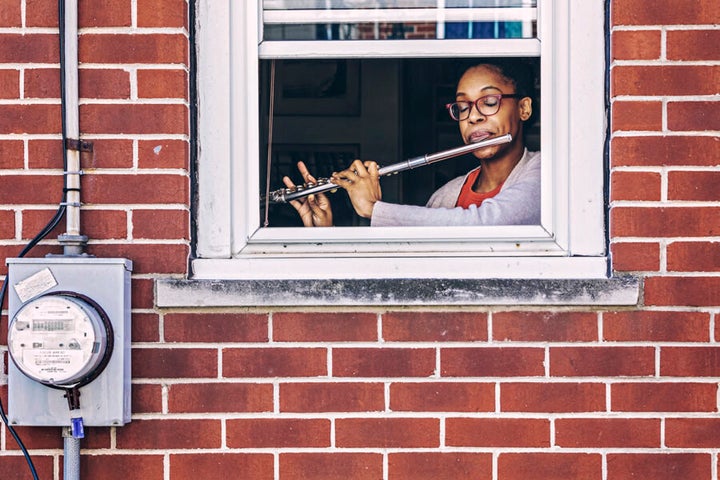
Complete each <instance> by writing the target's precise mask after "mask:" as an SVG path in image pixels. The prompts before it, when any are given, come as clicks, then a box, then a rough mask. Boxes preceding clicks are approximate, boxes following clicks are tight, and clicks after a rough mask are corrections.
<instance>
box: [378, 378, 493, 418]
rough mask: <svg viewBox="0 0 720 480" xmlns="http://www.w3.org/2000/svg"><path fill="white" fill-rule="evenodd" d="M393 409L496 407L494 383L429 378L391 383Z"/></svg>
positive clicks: (487, 409) (478, 409) (484, 409)
mask: <svg viewBox="0 0 720 480" xmlns="http://www.w3.org/2000/svg"><path fill="white" fill-rule="evenodd" d="M390 409H391V410H392V411H394V412H401V411H414V412H491V411H494V410H495V385H494V384H492V383H464V382H427V383H393V384H392V385H390Z"/></svg>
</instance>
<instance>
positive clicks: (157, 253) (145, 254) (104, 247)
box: [87, 243, 190, 308]
mask: <svg viewBox="0 0 720 480" xmlns="http://www.w3.org/2000/svg"><path fill="white" fill-rule="evenodd" d="M87 253H89V254H91V255H95V256H96V257H123V258H128V259H130V260H132V262H133V274H143V273H155V274H157V273H186V271H187V258H188V256H189V254H190V252H189V247H188V246H187V245H172V244H170V245H163V244H158V245H152V244H147V245H145V244H132V243H120V244H90V245H89V246H88V248H87ZM136 293H137V292H136V291H135V290H134V289H133V297H135V295H136ZM152 305H153V303H152V301H151V302H150V307H152ZM140 308H142V307H140ZM145 308H148V307H145Z"/></svg>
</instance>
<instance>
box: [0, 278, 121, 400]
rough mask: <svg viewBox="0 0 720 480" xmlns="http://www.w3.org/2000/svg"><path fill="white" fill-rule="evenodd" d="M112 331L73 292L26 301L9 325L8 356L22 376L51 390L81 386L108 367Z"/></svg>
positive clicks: (94, 307) (99, 311) (92, 304)
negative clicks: (52, 388)
mask: <svg viewBox="0 0 720 480" xmlns="http://www.w3.org/2000/svg"><path fill="white" fill-rule="evenodd" d="M112 346H113V333H112V326H111V324H110V322H109V320H108V318H107V315H106V314H105V312H104V311H103V310H102V308H101V307H100V306H99V305H97V304H96V303H95V302H94V301H92V300H91V299H89V298H88V297H85V296H83V295H80V294H77V293H74V292H53V293H50V294H47V295H42V296H40V297H37V298H35V299H33V300H30V301H28V302H26V303H25V304H23V305H22V307H21V308H20V309H19V310H18V311H17V313H16V314H15V315H14V316H13V318H12V320H11V321H10V324H9V325H8V350H9V352H10V356H11V358H12V360H13V362H14V363H15V365H16V366H17V368H18V369H19V370H20V371H21V372H22V373H24V374H25V375H26V376H28V377H29V378H31V379H32V380H35V381H37V382H40V383H42V384H44V385H47V386H50V387H55V388H72V387H78V386H83V385H85V384H87V383H88V382H90V381H92V380H93V379H94V378H96V377H97V376H98V375H99V374H100V373H101V372H102V370H103V369H104V368H105V366H106V365H107V362H108V360H109V359H110V355H111V353H112Z"/></svg>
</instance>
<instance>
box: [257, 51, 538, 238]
mask: <svg viewBox="0 0 720 480" xmlns="http://www.w3.org/2000/svg"><path fill="white" fill-rule="evenodd" d="M514 61H517V62H522V63H524V64H526V65H528V66H529V67H530V69H531V70H532V71H533V76H534V79H535V85H534V86H533V87H531V88H532V90H533V92H532V97H533V112H534V113H533V122H531V123H530V124H528V125H527V127H528V128H527V130H525V137H526V145H527V148H528V149H529V150H530V151H538V150H540V125H539V121H537V120H535V119H539V117H540V115H539V113H540V104H539V101H540V85H539V75H538V72H539V61H540V59H539V58H524V59H515V60H514ZM478 63H483V59H480V58H475V59H463V58H435V59H430V58H404V59H398V58H396V59H388V58H384V59H378V58H368V59H324V60H311V59H304V60H275V72H276V77H275V82H274V88H275V97H274V98H275V101H274V106H273V108H274V115H273V125H272V127H273V128H272V141H271V142H270V139H269V133H268V132H269V130H270V129H269V125H270V124H269V115H268V113H269V104H270V102H269V99H270V96H269V95H270V93H269V85H270V80H269V75H270V65H271V61H270V60H262V61H261V71H260V86H261V91H260V118H259V122H260V123H259V124H260V127H261V128H260V132H261V139H260V146H261V149H260V151H261V155H260V159H259V165H260V172H261V175H260V183H261V185H260V186H259V190H260V192H265V190H266V181H267V177H266V174H267V149H268V143H271V147H270V148H271V155H270V156H271V163H270V176H269V183H270V186H269V190H270V191H273V190H276V189H279V188H282V187H283V186H284V184H283V181H282V177H283V176H285V175H288V176H289V177H290V178H291V179H292V180H293V181H294V183H301V182H302V179H301V178H300V175H299V174H298V170H297V168H296V165H297V162H298V161H303V162H304V163H305V164H306V165H307V166H308V169H309V170H310V171H311V172H312V173H313V175H314V176H315V177H317V178H321V177H329V176H330V175H331V174H332V172H334V171H340V170H343V169H345V168H347V167H348V166H349V165H350V164H351V163H352V161H353V160H354V159H355V158H360V159H363V160H375V161H377V162H378V163H379V164H380V166H388V165H390V164H394V163H398V162H401V161H403V160H406V159H408V158H412V157H417V156H422V155H425V154H429V153H435V152H438V151H441V150H447V149H451V148H455V147H458V146H461V145H462V144H463V141H462V138H461V136H460V131H459V128H458V123H457V122H456V121H454V120H452V119H451V118H450V116H449V115H448V112H447V110H446V108H445V105H446V104H447V103H449V102H453V101H454V100H455V87H456V82H457V80H458V78H459V77H460V75H461V74H462V73H463V72H464V71H465V70H466V68H467V67H469V66H470V65H475V64H478ZM477 165H478V161H477V159H476V158H475V157H473V156H472V155H471V154H468V155H464V156H461V157H456V158H452V159H449V160H446V161H442V162H438V163H436V164H432V165H428V166H426V167H421V168H417V169H413V170H406V171H404V172H401V173H399V174H397V175H390V176H386V177H383V178H382V180H381V185H382V194H383V200H385V201H387V202H391V203H400V204H405V205H420V206H424V205H425V203H426V202H427V200H428V198H429V197H430V195H431V194H432V193H433V192H434V191H436V190H437V189H438V188H440V187H441V186H442V185H444V184H445V183H447V182H448V181H449V180H451V179H453V178H455V177H457V176H459V175H463V174H465V173H466V172H468V171H470V170H472V169H474V168H475V167H477ZM330 200H331V202H332V208H333V217H334V221H335V222H334V223H335V225H336V226H364V225H367V224H368V221H367V220H366V219H363V218H361V217H359V216H358V215H356V214H355V212H354V209H353V208H352V205H351V204H350V201H349V198H348V196H347V194H346V193H345V192H344V191H339V192H337V193H333V194H330ZM263 207H264V202H261V210H262V209H263ZM260 218H261V219H263V218H264V210H263V211H261V212H260ZM261 223H262V222H261ZM301 225H302V224H301V222H300V220H299V217H298V215H297V213H296V212H295V210H294V209H293V208H292V206H290V205H287V204H272V203H271V204H270V205H269V227H289V226H301Z"/></svg>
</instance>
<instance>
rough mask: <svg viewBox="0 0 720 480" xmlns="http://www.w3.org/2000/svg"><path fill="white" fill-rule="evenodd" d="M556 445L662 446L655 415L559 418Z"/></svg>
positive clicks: (556, 422) (585, 446)
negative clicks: (651, 416)
mask: <svg viewBox="0 0 720 480" xmlns="http://www.w3.org/2000/svg"><path fill="white" fill-rule="evenodd" d="M555 445H556V446H558V447H567V448H661V447H662V445H661V444H660V420H658V419H654V418H559V419H557V420H556V421H555Z"/></svg>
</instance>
